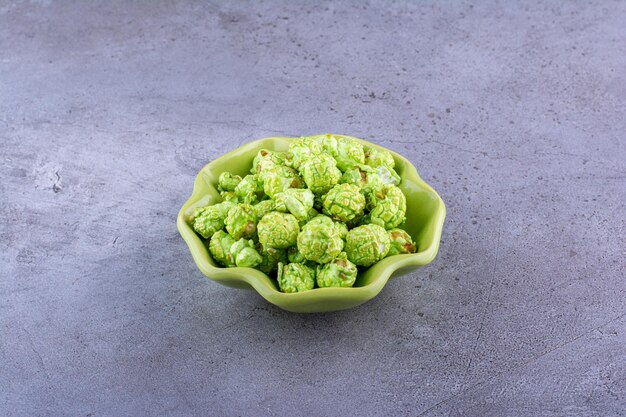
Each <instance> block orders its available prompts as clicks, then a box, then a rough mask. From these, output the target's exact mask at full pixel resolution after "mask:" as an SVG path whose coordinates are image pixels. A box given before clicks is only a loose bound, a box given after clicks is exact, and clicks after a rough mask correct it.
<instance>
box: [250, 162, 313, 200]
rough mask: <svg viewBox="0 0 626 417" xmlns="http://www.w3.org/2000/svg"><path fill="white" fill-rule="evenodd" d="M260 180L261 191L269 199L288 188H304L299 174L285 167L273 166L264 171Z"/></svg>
mask: <svg viewBox="0 0 626 417" xmlns="http://www.w3.org/2000/svg"><path fill="white" fill-rule="evenodd" d="M260 178H261V180H262V181H263V191H264V192H265V194H267V195H268V196H270V197H271V198H274V197H275V196H276V194H278V193H280V192H283V191H286V190H287V189H289V188H302V187H304V181H303V180H302V177H300V174H298V172H297V171H296V170H295V169H293V168H289V167H286V166H279V165H277V166H274V167H272V168H270V169H268V170H266V171H264V173H263V174H262V176H261V177H260Z"/></svg>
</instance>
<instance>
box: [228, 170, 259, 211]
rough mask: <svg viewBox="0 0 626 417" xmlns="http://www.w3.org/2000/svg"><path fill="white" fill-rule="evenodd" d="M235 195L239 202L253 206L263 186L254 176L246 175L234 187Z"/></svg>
mask: <svg viewBox="0 0 626 417" xmlns="http://www.w3.org/2000/svg"><path fill="white" fill-rule="evenodd" d="M235 194H237V197H239V201H241V202H242V203H246V204H254V203H256V202H257V200H258V199H259V196H260V195H261V194H263V184H262V183H261V182H260V181H259V178H258V176H256V175H246V176H245V177H243V179H242V180H241V182H240V183H239V184H237V186H236V187H235Z"/></svg>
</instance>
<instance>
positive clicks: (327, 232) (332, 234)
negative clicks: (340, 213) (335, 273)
mask: <svg viewBox="0 0 626 417" xmlns="http://www.w3.org/2000/svg"><path fill="white" fill-rule="evenodd" d="M342 249H343V239H342V238H341V230H340V229H339V228H338V227H336V226H335V223H334V222H333V221H332V220H331V219H330V217H326V216H324V215H319V216H317V217H315V218H313V219H312V220H311V221H309V222H308V223H307V224H305V225H304V226H303V227H302V231H301V232H300V234H299V235H298V250H299V251H300V253H302V255H303V256H304V258H305V259H307V260H309V261H314V262H317V263H321V264H324V263H326V262H329V261H331V260H333V259H334V258H336V257H337V256H338V255H339V254H340V253H341V250H342Z"/></svg>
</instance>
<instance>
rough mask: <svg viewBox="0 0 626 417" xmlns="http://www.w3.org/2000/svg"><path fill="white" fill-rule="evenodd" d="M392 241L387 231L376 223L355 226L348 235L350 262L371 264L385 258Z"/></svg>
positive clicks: (347, 244)
mask: <svg viewBox="0 0 626 417" xmlns="http://www.w3.org/2000/svg"><path fill="white" fill-rule="evenodd" d="M390 246H391V241H390V239H389V235H388V234H387V231H386V230H385V229H384V228H382V227H381V226H378V225H375V224H366V225H363V226H358V227H355V228H354V229H352V230H350V231H349V232H348V236H346V254H347V256H348V259H349V260H350V262H352V263H354V264H356V265H361V266H370V265H372V264H374V263H376V262H378V261H380V260H381V259H383V258H384V257H385V256H386V255H387V252H389V248H390Z"/></svg>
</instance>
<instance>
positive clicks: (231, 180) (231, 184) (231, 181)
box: [217, 172, 241, 191]
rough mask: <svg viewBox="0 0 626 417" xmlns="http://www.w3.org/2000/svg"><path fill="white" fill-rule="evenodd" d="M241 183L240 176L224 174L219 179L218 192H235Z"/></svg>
mask: <svg viewBox="0 0 626 417" xmlns="http://www.w3.org/2000/svg"><path fill="white" fill-rule="evenodd" d="M240 182H241V177H240V176H239V175H233V174H231V173H230V172H222V173H221V174H220V176H219V178H218V179H217V189H218V191H235V188H236V187H237V185H238V184H239V183H240Z"/></svg>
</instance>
